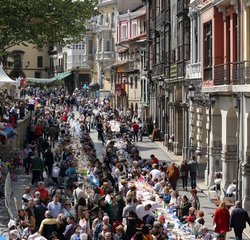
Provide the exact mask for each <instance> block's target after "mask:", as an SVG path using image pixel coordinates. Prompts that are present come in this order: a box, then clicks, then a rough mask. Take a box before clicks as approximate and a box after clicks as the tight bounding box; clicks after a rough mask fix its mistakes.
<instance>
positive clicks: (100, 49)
mask: <svg viewBox="0 0 250 240" xmlns="http://www.w3.org/2000/svg"><path fill="white" fill-rule="evenodd" d="M99 52H102V38H100V39H99Z"/></svg>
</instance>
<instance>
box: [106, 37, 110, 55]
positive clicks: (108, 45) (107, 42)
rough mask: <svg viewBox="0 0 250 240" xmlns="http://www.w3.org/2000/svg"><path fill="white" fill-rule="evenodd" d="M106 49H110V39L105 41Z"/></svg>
mask: <svg viewBox="0 0 250 240" xmlns="http://www.w3.org/2000/svg"><path fill="white" fill-rule="evenodd" d="M106 51H107V52H109V51H110V41H109V40H108V41H106Z"/></svg>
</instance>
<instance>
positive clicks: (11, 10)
mask: <svg viewBox="0 0 250 240" xmlns="http://www.w3.org/2000/svg"><path fill="white" fill-rule="evenodd" d="M97 2H98V0H5V1H2V2H1V7H0V62H2V63H3V65H5V64H6V59H7V56H8V55H9V53H8V49H9V48H10V47H13V46H15V45H18V44H27V43H32V44H34V45H35V46H37V47H44V46H49V45H60V46H64V45H65V44H67V43H69V42H76V41H78V40H79V39H80V37H81V35H82V34H83V33H84V31H85V23H86V21H87V19H89V18H90V17H91V16H93V15H95V14H96V12H95V8H96V5H97Z"/></svg>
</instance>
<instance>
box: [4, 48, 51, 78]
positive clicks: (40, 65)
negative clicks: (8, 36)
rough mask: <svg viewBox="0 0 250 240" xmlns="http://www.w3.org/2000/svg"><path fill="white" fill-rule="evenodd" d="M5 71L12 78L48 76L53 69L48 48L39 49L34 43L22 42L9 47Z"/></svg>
mask: <svg viewBox="0 0 250 240" xmlns="http://www.w3.org/2000/svg"><path fill="white" fill-rule="evenodd" d="M9 52H10V53H11V55H10V56H9V57H8V59H7V66H6V67H5V71H6V72H7V74H8V75H9V76H10V77H11V78H12V79H16V78H18V77H24V78H48V77H49V73H50V71H52V69H51V65H50V58H49V54H48V49H47V48H43V49H37V48H35V46H34V45H32V44H27V45H26V46H24V45H22V44H20V45H16V46H13V47H12V48H10V49H9Z"/></svg>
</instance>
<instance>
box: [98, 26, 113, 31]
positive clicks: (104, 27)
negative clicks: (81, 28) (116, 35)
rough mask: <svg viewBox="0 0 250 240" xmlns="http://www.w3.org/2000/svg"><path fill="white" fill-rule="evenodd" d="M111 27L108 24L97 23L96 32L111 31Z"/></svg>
mask: <svg viewBox="0 0 250 240" xmlns="http://www.w3.org/2000/svg"><path fill="white" fill-rule="evenodd" d="M111 30H112V28H111V26H110V25H109V24H99V25H97V31H98V32H105V31H111Z"/></svg>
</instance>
